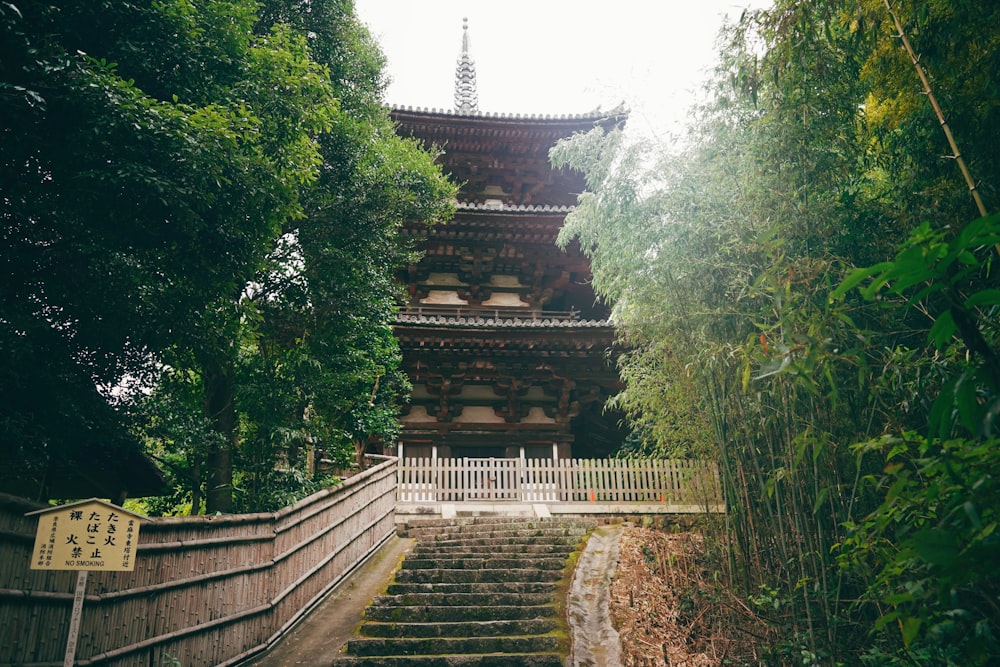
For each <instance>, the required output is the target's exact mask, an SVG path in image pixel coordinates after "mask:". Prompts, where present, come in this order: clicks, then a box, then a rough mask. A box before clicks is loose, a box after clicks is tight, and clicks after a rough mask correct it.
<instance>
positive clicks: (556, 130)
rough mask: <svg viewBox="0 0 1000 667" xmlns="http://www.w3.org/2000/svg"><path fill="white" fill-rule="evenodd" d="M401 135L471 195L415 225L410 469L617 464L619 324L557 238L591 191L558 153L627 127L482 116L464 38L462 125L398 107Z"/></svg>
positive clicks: (458, 98)
mask: <svg viewBox="0 0 1000 667" xmlns="http://www.w3.org/2000/svg"><path fill="white" fill-rule="evenodd" d="M392 118H393V119H394V120H395V122H396V124H397V132H398V133H399V134H400V135H402V136H407V137H413V138H415V139H417V140H419V141H421V142H422V143H423V144H424V145H425V146H427V147H428V148H432V149H436V150H438V151H440V152H441V157H440V160H441V163H442V166H443V168H444V171H445V173H447V174H449V175H450V177H451V178H452V179H453V180H454V181H455V182H456V183H458V184H460V189H459V194H458V201H457V208H456V215H455V217H454V219H453V220H451V221H449V222H448V223H447V224H441V225H437V226H434V227H428V226H427V225H425V224H421V223H417V222H412V223H408V224H406V225H405V226H404V229H403V234H404V235H405V236H408V237H410V238H412V239H413V240H415V241H416V246H417V247H418V248H419V249H421V250H422V251H423V255H422V258H421V259H420V261H419V262H418V263H416V264H414V265H412V266H408V267H404V268H402V269H401V270H400V274H399V278H400V280H401V281H402V282H404V283H405V284H406V286H407V292H408V295H409V299H408V301H407V303H406V304H404V305H403V307H402V308H401V310H400V311H399V313H398V315H397V317H396V322H395V327H394V328H395V333H396V336H397V339H398V340H399V343H400V347H401V350H402V355H403V364H404V367H405V370H406V372H407V374H408V375H409V377H410V380H411V381H412V383H413V392H412V394H411V397H410V400H409V403H408V404H407V405H406V406H404V411H403V415H402V417H401V424H402V434H401V437H400V447H401V451H400V452H397V453H398V454H400V455H401V456H405V457H408V458H409V457H430V458H461V457H470V458H518V457H520V458H529V459H536V458H545V459H550V458H580V457H597V456H605V455H607V454H608V453H610V452H611V451H613V450H614V449H616V448H617V447H618V445H619V444H620V443H621V441H622V439H623V437H624V433H623V431H622V430H621V428H620V426H619V422H620V419H621V417H620V415H615V414H608V413H606V411H605V409H604V403H605V401H606V400H607V398H608V397H609V396H610V395H612V394H613V393H615V392H616V391H618V389H619V388H620V381H619V377H618V374H617V372H616V369H615V363H614V358H613V357H614V354H613V345H614V328H613V326H612V323H611V322H610V320H609V315H610V311H609V309H608V308H607V307H606V306H605V305H604V304H602V303H601V302H600V301H599V300H598V299H597V298H596V296H595V294H594V291H593V289H592V287H591V273H590V267H589V263H588V261H587V258H586V257H585V256H584V254H583V253H582V252H581V251H580V248H579V245H577V244H576V243H575V242H574V243H573V244H571V245H570V247H568V248H567V249H566V250H561V249H560V248H558V247H557V246H556V243H555V242H556V236H557V234H558V232H559V229H560V227H561V226H562V224H563V221H564V219H565V217H566V215H567V213H569V212H570V211H571V210H572V206H573V205H574V204H575V203H576V198H577V194H578V193H580V192H582V191H583V189H584V187H585V182H584V179H583V177H582V176H581V175H580V174H579V173H576V172H573V171H569V170H561V169H553V168H552V167H551V165H550V164H549V159H548V156H549V149H550V148H552V146H554V145H555V143H556V142H557V141H559V140H560V139H563V138H565V137H569V136H571V135H572V134H574V133H576V132H586V131H588V130H591V129H593V128H594V127H595V126H600V127H603V128H605V129H606V130H607V129H610V128H611V127H613V126H616V125H618V124H621V123H624V121H625V114H624V112H621V111H615V112H611V113H600V112H593V113H589V114H581V115H574V116H560V117H553V116H538V115H532V116H526V115H503V114H496V113H484V112H481V111H479V108H478V99H477V92H476V71H475V63H474V61H473V59H472V56H471V55H470V50H469V36H468V23H467V22H466V23H465V24H464V26H463V36H462V50H461V54H460V56H459V58H458V65H457V69H456V81H455V109H454V110H453V111H438V110H436V109H435V110H423V109H412V108H395V109H393V110H392Z"/></svg>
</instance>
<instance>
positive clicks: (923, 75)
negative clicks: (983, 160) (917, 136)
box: [882, 0, 1000, 254]
mask: <svg viewBox="0 0 1000 667" xmlns="http://www.w3.org/2000/svg"><path fill="white" fill-rule="evenodd" d="M882 1H883V2H884V3H885V8H886V11H888V12H889V16H890V17H892V22H893V24H895V26H896V31H897V35H896V36H897V37H898V38H899V39H900V41H901V42H902V43H903V48H905V49H906V53H907V55H909V56H910V61H911V62H912V63H913V68H914V69H915V70H917V75H918V76H919V77H920V82H921V83H922V84H923V86H924V93H925V94H926V95H927V99H928V100H930V103H931V106H932V107H933V108H934V113H935V114H936V115H937V118H938V122H939V123H941V129H942V130H943V131H944V136H945V137H946V138H947V139H948V145H949V147H951V152H952V155H951V157H952V158H953V159H954V160H955V161H956V162H957V163H958V168H959V170H960V171H961V172H962V177H963V178H964V179H965V183H966V185H968V186H969V192H970V193H971V194H972V199H973V200H974V201H975V202H976V208H977V209H978V210H979V215H980V216H982V217H986V215H987V212H986V205H985V204H983V200H982V197H980V196H979V187H978V186H977V185H976V182H975V180H973V178H972V174H971V173H970V172H969V168H968V166H966V164H965V159H964V158H963V157H962V153H961V152H960V151H959V150H958V142H956V141H955V137H954V135H952V133H951V127H949V125H948V121H947V120H946V119H945V116H944V111H942V109H941V105H940V104H938V101H937V97H936V96H935V95H934V90H933V89H932V88H931V82H930V80H929V79H928V78H927V72H926V71H925V70H924V67H923V65H921V64H920V58H919V57H917V54H916V52H915V51H914V50H913V46H912V45H911V44H910V40H909V38H908V37H907V36H906V32H905V31H904V30H903V24H902V23H901V22H900V20H899V16H898V15H897V14H896V12H895V11H894V10H893V8H892V4H891V3H890V2H889V0H882ZM993 247H994V249H996V251H997V254H1000V243H997V244H995V245H994V246H993Z"/></svg>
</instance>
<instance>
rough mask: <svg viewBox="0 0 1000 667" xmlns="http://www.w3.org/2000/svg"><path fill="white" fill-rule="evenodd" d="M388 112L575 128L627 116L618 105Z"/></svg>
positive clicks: (446, 119)
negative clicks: (562, 110)
mask: <svg viewBox="0 0 1000 667" xmlns="http://www.w3.org/2000/svg"><path fill="white" fill-rule="evenodd" d="M390 113H391V114H392V116H393V118H395V119H396V120H397V121H403V120H413V121H417V120H420V121H424V122H428V121H435V120H440V121H443V122H447V123H449V124H453V123H455V122H466V123H470V124H478V123H489V124H491V125H496V124H507V125H517V126H530V125H534V126H554V127H558V126H567V125H569V126H573V127H578V128H579V129H584V128H589V127H593V126H594V125H596V124H600V125H605V124H606V125H608V126H614V125H618V124H620V123H624V122H625V121H626V120H627V119H628V111H627V110H626V109H625V107H624V105H619V106H617V107H615V108H614V109H611V110H609V111H601V110H599V109H595V110H594V111H590V112H587V113H580V114H521V113H501V112H490V111H478V110H477V111H467V112H463V111H455V110H453V109H433V108H432V109H427V108H421V107H412V106H393V107H390Z"/></svg>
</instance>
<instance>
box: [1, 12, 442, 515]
mask: <svg viewBox="0 0 1000 667" xmlns="http://www.w3.org/2000/svg"><path fill="white" fill-rule="evenodd" d="M382 65H383V58H382V55H381V53H380V52H379V51H378V48H377V47H376V45H375V43H374V40H373V39H372V37H371V36H370V35H369V34H368V32H367V30H366V29H365V28H364V26H363V25H361V23H360V22H359V21H358V19H357V17H356V16H355V15H354V8H353V4H352V3H351V2H350V1H348V0H325V1H322V2H307V3H300V2H282V1H281V0H275V1H274V2H265V3H256V2H250V1H247V0H208V1H207V2H198V3H195V2H191V1H190V0H157V1H156V2H152V3H146V4H143V3H139V4H136V3H130V2H125V1H123V0H121V1H120V0H109V1H107V2H99V3H96V4H86V3H72V2H61V1H58V2H57V1H56V0H49V1H48V2H42V3H28V4H25V3H17V6H15V5H14V4H11V3H2V4H0V118H2V119H3V121H2V126H0V181H2V182H3V183H4V193H3V197H2V198H0V218H2V221H3V228H2V230H3V231H2V235H3V244H2V248H0V267H2V268H0V362H2V363H0V368H2V369H3V371H2V375H3V377H2V379H3V382H2V383H0V399H2V400H0V444H2V445H3V446H2V447H0V451H3V456H4V458H3V459H2V461H0V463H2V465H0V469H2V470H5V471H6V470H15V469H19V470H24V471H30V472H32V473H35V472H37V475H36V476H37V477H38V478H39V480H41V477H42V476H43V473H44V469H45V461H46V460H47V459H51V458H52V457H54V456H59V455H60V453H64V452H65V451H67V450H68V449H69V448H72V447H74V443H77V442H78V441H79V440H80V438H81V437H83V440H84V441H85V443H84V444H86V446H91V445H93V446H95V447H103V446H104V444H103V443H105V442H107V443H113V445H109V446H114V447H117V446H119V444H121V443H122V442H125V443H127V442H129V441H130V440H131V441H132V444H133V446H134V445H135V440H134V437H133V436H130V435H129V434H128V432H127V431H126V429H125V425H126V420H125V418H124V415H123V414H122V412H121V411H116V410H114V409H112V408H111V407H110V406H109V405H108V400H107V397H108V395H109V394H111V392H112V389H113V388H114V389H115V391H116V392H118V391H121V390H122V389H123V384H124V383H125V382H126V381H127V382H128V383H130V384H131V385H132V387H131V388H130V390H131V391H134V387H136V386H137V387H145V388H146V389H149V388H150V387H153V386H155V389H153V390H152V392H151V393H150V394H149V396H148V398H146V399H145V400H144V401H143V400H140V399H142V395H141V394H134V395H133V396H130V397H126V398H132V399H135V401H129V400H124V399H121V400H120V402H121V403H122V404H123V405H124V404H129V403H130V402H135V403H136V404H137V406H136V407H134V409H135V410H136V411H137V415H138V416H139V421H138V422H137V423H138V424H139V425H140V426H139V427H138V431H137V433H138V435H139V438H140V439H145V441H146V442H148V443H149V445H150V447H151V448H152V451H153V452H154V453H155V454H156V455H157V456H159V457H160V458H161V460H162V461H163V462H164V465H167V466H168V468H170V470H172V471H173V472H172V473H171V474H172V475H176V477H175V479H174V482H175V484H176V488H177V489H179V491H178V494H177V496H176V497H175V498H173V499H169V500H165V501H164V503H163V505H164V506H163V507H160V508H157V511H167V510H168V509H169V507H168V506H171V505H175V504H184V503H188V502H190V503H192V505H193V509H194V511H198V509H199V507H200V505H201V500H202V499H203V498H204V499H205V500H206V501H207V509H208V511H212V512H214V511H229V510H231V509H232V508H233V507H235V506H236V505H234V504H233V495H232V494H233V484H234V483H235V484H237V485H242V486H241V487H240V489H239V492H238V496H239V497H238V499H237V504H238V506H239V507H242V508H254V507H256V505H254V503H255V501H254V498H255V497H258V496H259V497H260V498H261V503H263V504H262V505H260V506H261V507H263V506H265V505H266V506H270V505H273V503H274V502H275V500H274V498H276V497H278V496H277V495H275V493H277V491H275V493H271V491H269V490H268V489H272V490H280V492H281V493H284V492H285V490H287V489H290V488H300V487H301V488H302V489H303V492H304V491H306V490H308V488H311V487H310V485H311V484H312V482H311V481H309V480H306V479H301V480H300V479H299V477H300V476H301V473H300V471H301V470H314V468H313V466H312V463H311V462H310V461H309V458H310V457H313V458H320V457H323V456H324V455H327V454H328V455H329V458H331V459H333V460H336V461H339V462H342V463H346V462H347V461H349V460H352V459H353V448H354V446H353V444H352V440H355V439H358V438H365V439H367V438H382V439H385V440H389V439H391V438H392V437H394V433H395V431H394V429H395V428H396V426H395V422H394V420H393V416H394V410H395V407H394V406H395V404H396V403H397V402H398V397H399V395H400V392H405V391H407V389H408V388H407V385H406V382H405V378H404V377H403V376H402V373H401V372H400V371H399V369H398V365H399V357H398V350H397V349H396V345H395V341H394V340H393V339H392V336H391V332H390V329H389V323H390V321H391V317H392V314H393V308H394V295H395V289H396V288H395V286H394V285H393V284H392V279H391V276H392V273H393V269H394V268H395V267H396V265H397V264H399V263H401V258H403V257H406V258H408V257H409V253H410V252H411V250H410V249H409V248H407V247H406V246H405V244H403V243H402V242H401V241H400V240H399V238H398V235H397V229H398V227H399V225H400V224H401V222H402V220H403V219H404V218H411V219H422V220H427V221H428V222H433V221H436V220H440V219H443V218H445V217H447V216H448V215H450V213H451V203H450V202H451V199H452V197H453V194H454V189H453V187H452V186H451V185H450V184H448V183H447V182H446V181H445V180H444V178H443V177H442V176H441V174H440V171H439V169H438V168H437V167H436V166H435V164H434V160H433V156H431V155H429V154H427V153H425V152H424V151H422V150H421V149H420V148H419V147H418V146H417V145H416V144H414V143H412V142H408V141H404V140H402V139H399V138H398V137H396V135H395V133H394V130H393V126H392V123H391V122H390V120H389V116H388V111H387V110H386V109H385V108H384V107H383V105H382V101H381V92H382V88H383V85H384V82H383V73H382ZM178 378H188V379H185V380H184V381H183V382H181V381H179V380H178ZM95 384H96V385H97V386H98V388H99V389H100V390H101V391H102V392H103V393H104V397H102V396H100V395H98V394H97V391H96V390H95V389H94V385H95ZM193 388H197V391H199V392H201V395H200V396H193V395H191V391H192V389H193ZM140 403H142V405H138V404H140ZM53 408H55V410H53ZM53 413H54V414H53ZM198 413H200V414H201V416H200V417H198ZM206 425H211V431H212V432H211V433H209V432H207V431H206V430H205V427H206ZM185 431H186V432H187V434H186V435H184V433H185ZM77 434H84V435H83V436H80V435H77ZM76 446H79V445H76ZM8 464H10V465H8ZM234 466H237V467H238V469H235V470H234ZM276 468H280V469H282V470H284V471H285V472H284V473H281V475H284V477H283V478H282V479H278V477H280V476H281V475H279V474H278V473H275V472H274V471H275V469H276ZM39 484H41V482H40V481H39ZM279 495H280V494H279Z"/></svg>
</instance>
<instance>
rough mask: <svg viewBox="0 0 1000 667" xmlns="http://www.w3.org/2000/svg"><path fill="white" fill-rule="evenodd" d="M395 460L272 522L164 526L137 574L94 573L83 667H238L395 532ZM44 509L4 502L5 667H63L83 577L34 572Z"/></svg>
mask: <svg viewBox="0 0 1000 667" xmlns="http://www.w3.org/2000/svg"><path fill="white" fill-rule="evenodd" d="M396 466H397V462H396V459H391V460H387V461H385V462H383V463H381V464H379V465H378V466H376V467H374V468H371V469H370V470H367V471H365V472H364V473H361V474H359V475H357V476H355V477H352V478H350V479H348V480H346V481H344V482H343V483H342V484H340V485H338V486H336V487H334V488H331V489H327V490H324V491H321V492H319V493H316V494H314V495H312V496H310V497H309V498H306V499H305V500H303V501H301V502H299V503H298V504H296V505H293V506H291V507H288V508H285V509H283V510H281V511H279V512H275V513H273V514H245V515H228V516H212V517H206V516H197V517H171V518H153V519H148V520H146V521H144V522H143V524H142V527H141V529H140V531H139V544H138V550H137V554H136V564H135V569H134V570H133V571H131V572H91V573H90V575H89V577H88V580H87V590H86V597H85V601H84V606H83V619H82V624H81V628H80V636H79V640H78V644H77V650H76V656H77V659H76V664H77V665H106V666H109V667H126V666H128V667H162V666H170V665H183V666H184V667H198V666H205V667H209V666H212V667H214V666H216V665H233V664H235V663H238V662H240V661H242V660H244V659H246V658H248V657H250V656H252V655H253V654H255V653H258V652H260V651H262V650H264V649H266V648H268V647H269V646H271V645H272V644H273V643H274V642H275V641H277V639H278V638H280V637H281V636H282V635H284V633H285V632H286V631H287V630H288V629H289V628H290V627H291V626H292V625H293V624H294V623H295V622H296V621H297V620H298V619H300V618H301V617H302V616H304V615H305V614H306V613H307V612H308V611H309V610H310V609H311V608H312V607H313V606H314V605H315V604H317V603H318V602H319V601H320V600H321V599H322V598H323V596H324V595H326V594H327V593H328V592H329V591H330V590H332V589H333V587H335V586H336V585H337V584H338V583H340V582H341V581H342V580H343V579H344V578H345V577H346V576H347V575H348V574H349V573H350V572H351V570H352V569H353V568H354V567H356V566H357V565H358V564H360V563H361V562H362V561H363V560H364V559H365V558H366V557H367V556H368V555H370V554H371V553H373V552H374V551H375V550H376V549H377V548H378V547H379V546H380V545H381V544H382V543H383V542H384V541H385V540H386V539H387V538H388V537H389V536H390V535H391V534H392V533H393V530H394V519H395V516H394V508H395V501H396ZM39 508H40V506H38V505H36V504H34V503H29V502H27V501H24V500H22V499H19V498H15V497H13V496H7V495H5V494H0V667H14V666H17V667H60V666H61V665H62V664H63V655H64V653H65V647H66V636H67V631H68V628H69V620H70V613H71V609H72V603H73V591H74V587H75V581H76V573H75V572H70V571H45V570H31V569H29V562H30V559H31V556H32V547H33V543H34V536H35V530H36V522H37V518H36V517H25V516H24V513H25V512H29V511H32V510H36V509H39Z"/></svg>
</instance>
